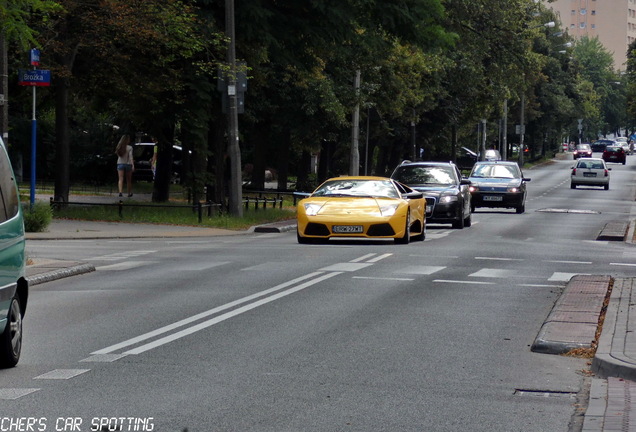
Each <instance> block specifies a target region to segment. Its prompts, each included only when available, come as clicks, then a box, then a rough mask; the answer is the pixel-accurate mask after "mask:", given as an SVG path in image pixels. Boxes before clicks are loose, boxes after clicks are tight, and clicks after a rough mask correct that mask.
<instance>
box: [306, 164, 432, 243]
mask: <svg viewBox="0 0 636 432" xmlns="http://www.w3.org/2000/svg"><path fill="white" fill-rule="evenodd" d="M297 217H298V243H312V242H313V243H316V242H321V241H326V240H328V239H330V238H332V237H340V238H342V237H345V238H346V237H364V238H374V239H388V238H392V239H394V241H395V242H396V243H402V244H407V243H409V241H410V240H411V239H413V240H424V237H426V200H425V198H424V196H423V195H422V193H421V192H418V191H415V190H413V189H411V188H409V187H408V186H406V185H403V184H401V183H399V182H397V181H395V180H392V179H390V178H386V177H372V176H352V177H334V178H331V179H329V180H327V181H325V182H324V183H323V184H321V185H320V186H319V187H318V188H317V189H316V190H315V191H314V192H313V193H312V194H311V195H309V196H308V197H307V198H305V199H303V200H301V201H300V202H299V203H298V206H297Z"/></svg>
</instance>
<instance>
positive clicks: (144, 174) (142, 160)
mask: <svg viewBox="0 0 636 432" xmlns="http://www.w3.org/2000/svg"><path fill="white" fill-rule="evenodd" d="M156 146H157V144H155V143H152V142H144V143H135V144H133V159H134V161H135V171H134V173H133V176H134V177H135V179H136V180H145V181H153V180H154V178H155V175H154V173H153V170H152V163H151V160H152V156H153V154H154V152H155V151H156V149H155V147H156ZM181 160H182V149H181V147H180V146H178V145H173V146H172V173H171V178H170V181H171V182H172V183H175V184H176V183H180V182H181Z"/></svg>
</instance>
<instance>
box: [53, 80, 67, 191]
mask: <svg viewBox="0 0 636 432" xmlns="http://www.w3.org/2000/svg"><path fill="white" fill-rule="evenodd" d="M69 92H70V85H69V82H68V79H67V78H60V79H57V80H55V190H54V193H53V199H54V200H55V201H58V202H65V203H66V202H68V194H69V187H70V185H69V183H70V181H69V173H70V168H69V153H70V152H69V124H68V98H69Z"/></svg>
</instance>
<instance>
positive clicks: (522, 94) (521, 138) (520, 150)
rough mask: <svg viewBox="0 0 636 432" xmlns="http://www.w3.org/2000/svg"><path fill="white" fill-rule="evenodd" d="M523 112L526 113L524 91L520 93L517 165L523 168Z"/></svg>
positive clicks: (524, 128)
mask: <svg viewBox="0 0 636 432" xmlns="http://www.w3.org/2000/svg"><path fill="white" fill-rule="evenodd" d="M525 113H526V95H525V93H521V127H520V128H519V134H520V135H519V166H520V167H522V168H523V153H524V152H525V150H526V149H525V148H524V145H523V141H524V135H525V132H526V125H525V122H526V120H525Z"/></svg>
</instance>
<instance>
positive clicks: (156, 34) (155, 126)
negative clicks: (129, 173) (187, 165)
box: [39, 0, 207, 201]
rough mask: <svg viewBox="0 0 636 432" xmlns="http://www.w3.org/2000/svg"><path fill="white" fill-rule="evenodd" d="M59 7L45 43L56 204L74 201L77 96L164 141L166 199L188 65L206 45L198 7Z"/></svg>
mask: <svg viewBox="0 0 636 432" xmlns="http://www.w3.org/2000/svg"><path fill="white" fill-rule="evenodd" d="M60 3H61V4H62V5H63V6H64V10H63V11H60V12H58V13H57V14H55V16H53V18H52V19H51V20H50V21H49V22H48V23H47V26H46V27H45V28H43V29H42V31H41V36H40V37H39V38H40V39H41V41H42V42H41V43H42V45H43V46H44V47H45V49H46V51H47V52H48V53H50V55H51V57H52V58H53V62H52V64H51V69H52V70H53V76H54V87H55V98H56V143H57V145H56V165H57V169H56V178H55V200H56V201H67V200H68V189H69V145H70V143H69V118H70V116H71V114H72V112H71V110H70V109H69V103H70V101H71V99H73V98H80V99H82V98H90V99H91V100H92V103H93V104H95V105H96V106H97V107H98V109H101V110H113V111H115V112H116V113H117V117H118V118H119V119H124V122H125V123H124V126H125V127H124V129H123V131H124V132H126V133H134V132H136V131H135V130H132V129H131V128H132V127H133V125H134V126H135V127H136V128H138V129H137V130H143V131H145V132H147V133H148V134H150V135H153V136H155V137H156V138H157V139H158V140H159V161H158V166H157V174H158V175H157V183H156V188H155V191H154V193H153V200H156V201H165V200H167V199H168V187H169V182H170V165H171V152H170V149H171V146H172V143H173V141H174V130H175V127H176V122H177V116H178V115H177V114H178V111H179V109H180V107H181V105H182V104H183V100H184V94H183V89H184V86H185V80H184V78H183V77H182V72H183V63H184V62H185V60H186V59H189V58H191V57H192V56H193V55H194V53H196V52H199V51H202V50H203V49H204V47H205V46H207V45H206V43H204V42H202V40H201V39H200V37H199V34H198V32H197V21H196V16H195V14H194V12H193V8H192V7H191V6H189V5H188V4H186V3H184V2H182V1H178V0H161V1H155V2H146V1H139V0H137V1H120V0H109V1H98V0H93V1H76V0H63V1H61V2H60ZM149 77H151V78H150V79H149ZM104 83H108V86H105V85H104ZM88 92H90V96H89V95H88Z"/></svg>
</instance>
